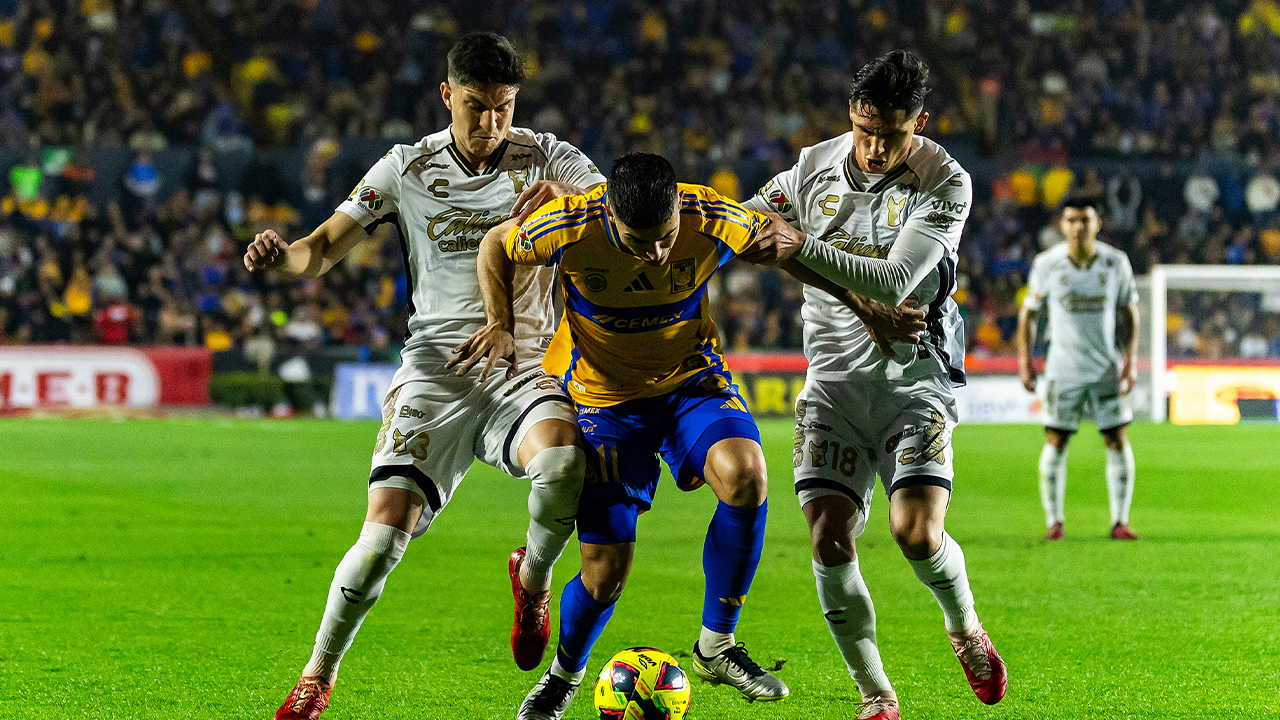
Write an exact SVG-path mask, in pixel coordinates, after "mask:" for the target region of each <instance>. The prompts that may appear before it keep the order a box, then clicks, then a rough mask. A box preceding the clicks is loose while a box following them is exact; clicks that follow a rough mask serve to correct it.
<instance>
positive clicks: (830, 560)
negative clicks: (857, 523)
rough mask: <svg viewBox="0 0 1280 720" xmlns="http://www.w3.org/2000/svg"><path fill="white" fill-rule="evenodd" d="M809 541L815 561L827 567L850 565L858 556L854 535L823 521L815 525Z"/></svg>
mask: <svg viewBox="0 0 1280 720" xmlns="http://www.w3.org/2000/svg"><path fill="white" fill-rule="evenodd" d="M809 541H810V544H811V545H812V547H813V559H814V560H817V561H818V563H819V564H820V565H824V566H826V567H836V566H839V565H848V564H849V563H851V562H853V561H854V559H855V558H856V557H857V556H858V553H857V549H856V548H855V546H854V540H853V536H852V535H850V534H849V533H848V532H846V531H845V530H844V528H835V527H832V525H831V524H829V523H825V522H823V521H821V520H819V521H818V522H816V523H815V524H814V526H813V530H812V532H811V533H810V536H809Z"/></svg>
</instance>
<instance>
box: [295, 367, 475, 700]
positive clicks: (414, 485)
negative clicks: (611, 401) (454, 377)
mask: <svg viewBox="0 0 1280 720" xmlns="http://www.w3.org/2000/svg"><path fill="white" fill-rule="evenodd" d="M447 397H451V395H450V391H449V389H448V388H442V387H439V386H437V385H433V384H432V383H426V382H410V383H406V384H404V385H402V386H400V387H398V388H396V389H395V390H393V391H392V392H391V393H389V394H388V396H387V399H386V401H385V403H384V405H383V423H382V427H381V428H380V429H379V431H378V438H377V442H376V443H375V446H374V456H373V469H372V471H371V472H370V479H369V505H368V510H367V512H366V513H365V521H364V525H363V527H362V529H361V531H360V536H359V538H357V540H356V543H355V545H353V546H352V547H351V548H350V549H349V550H348V551H347V553H346V554H345V555H344V556H343V558H342V560H341V561H340V562H339V563H338V567H337V569H336V570H335V571H334V575H333V581H332V583H331V584H330V586H329V594H328V599H327V601H326V603H325V610H324V614H323V616H322V617H321V620H320V629H319V630H318V632H317V633H316V641H315V645H314V647H313V648H312V653H311V658H310V660H308V662H307V664H306V667H305V668H304V669H303V672H302V675H301V677H300V679H299V681H298V684H297V685H296V686H295V687H294V690H293V692H291V693H290V695H289V698H288V699H287V700H286V701H285V703H284V705H282V706H281V707H280V709H279V710H278V711H277V712H276V718H277V720H298V719H300V718H306V719H307V720H314V719H315V718H316V717H318V716H319V715H320V713H321V711H323V710H324V709H325V707H326V706H327V705H328V698H329V692H330V690H331V689H332V687H333V683H334V681H335V680H336V679H337V675H338V667H339V665H340V664H341V662H342V657H343V655H344V654H345V653H346V651H347V650H348V649H349V648H350V647H351V643H352V641H353V640H354V639H355V636H356V633H357V631H358V630H359V629H360V625H361V624H362V623H363V622H364V619H365V617H366V616H367V615H368V614H369V611H370V610H371V609H372V608H373V606H374V604H375V603H376V602H377V601H378V599H379V598H380V597H381V595H382V591H383V587H384V585H385V583H386V580H387V576H388V575H390V574H391V571H392V570H394V569H395V567H396V565H397V564H399V562H400V560H401V559H402V558H403V557H404V553H405V550H406V548H407V547H408V545H409V540H410V538H412V537H417V536H420V535H422V534H423V533H424V532H426V531H427V528H429V527H430V525H431V523H432V521H433V520H434V519H435V517H436V515H437V514H438V513H439V512H440V511H441V510H442V509H443V507H444V505H445V504H447V503H448V500H449V497H450V496H451V495H452V489H453V487H454V486H455V485H456V484H457V481H458V480H460V479H461V477H462V475H463V474H464V473H465V472H466V468H467V466H469V465H470V463H471V450H470V447H469V443H468V442H455V441H456V440H461V439H462V437H461V436H459V437H452V436H442V433H448V431H449V430H451V431H453V432H457V433H461V434H462V435H467V434H469V433H470V432H472V431H473V430H474V423H473V422H472V421H470V420H469V421H463V422H458V421H455V422H454V423H453V424H452V426H451V427H450V428H449V429H448V430H446V429H445V428H436V427H433V426H432V419H433V417H435V416H436V415H437V414H440V415H445V414H448V412H449V408H448V403H447V402H443V401H444V400H445V399H446V398H447ZM454 399H456V398H454ZM403 408H409V410H410V411H405V410H403ZM432 435H435V436H436V440H437V442H436V444H435V445H436V446H435V447H434V448H432V447H431V444H432V443H431V438H432ZM433 476H434V477H437V478H441V479H443V481H444V482H443V483H442V484H438V483H437V482H435V480H433V479H432V477H433Z"/></svg>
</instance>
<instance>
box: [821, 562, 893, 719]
mask: <svg viewBox="0 0 1280 720" xmlns="http://www.w3.org/2000/svg"><path fill="white" fill-rule="evenodd" d="M813 576H814V578H816V579H817V581H818V605H819V606H821V607H822V615H823V617H825V618H826V619H827V629H828V630H830V631H831V638H832V639H833V640H835V641H836V647H837V648H840V656H841V657H843V658H844V664H845V665H846V666H848V668H849V676H850V677H852V678H853V680H854V682H856V683H857V684H858V691H859V692H861V693H862V697H863V698H869V697H871V696H873V695H884V694H886V693H892V692H893V686H892V685H890V684H889V678H888V677H887V676H886V675H885V674H884V665H883V664H882V663H881V662H880V649H879V648H878V647H876V609H875V607H874V606H873V605H872V604H871V593H870V592H869V591H868V590H867V584H866V583H865V582H863V581H862V573H861V572H859V571H858V559H857V558H854V560H853V562H851V563H848V564H847V565H837V566H835V567H826V566H824V565H821V564H819V563H818V561H816V560H815V561H813Z"/></svg>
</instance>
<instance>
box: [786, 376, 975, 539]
mask: <svg viewBox="0 0 1280 720" xmlns="http://www.w3.org/2000/svg"><path fill="white" fill-rule="evenodd" d="M956 418H957V416H956V403H955V398H954V397H953V396H952V394H951V385H950V383H949V381H948V380H947V379H946V378H941V377H936V376H933V377H928V378H924V379H918V380H902V381H884V380H880V381H876V382H852V381H848V380H842V381H830V380H815V379H813V378H809V379H808V380H806V381H805V384H804V389H803V390H801V391H800V395H799V397H798V398H797V399H796V431H795V442H794V444H793V447H792V450H793V455H792V461H793V462H792V465H793V466H794V467H795V485H796V495H797V496H799V499H800V505H801V506H804V505H805V504H806V503H808V502H809V501H810V500H813V499H814V498H818V497H823V496H826V495H844V496H846V497H848V498H849V499H851V500H853V502H854V504H855V505H857V506H858V509H859V510H860V511H861V512H860V513H859V517H858V521H857V523H858V524H857V527H856V528H855V529H854V536H855V537H856V536H858V535H861V534H862V530H863V528H864V527H865V526H866V523H867V514H868V512H869V511H870V509H871V497H872V495H873V494H874V490H875V486H876V476H877V475H879V476H880V480H881V482H882V483H883V485H884V489H885V493H886V494H887V495H892V494H893V493H894V491H896V490H898V489H900V488H903V487H907V486H910V485H936V486H939V487H944V488H946V489H947V490H948V491H950V490H951V482H952V480H953V479H954V478H955V470H954V468H953V467H952V464H951V460H952V450H951V432H952V430H953V429H954V428H955V426H956Z"/></svg>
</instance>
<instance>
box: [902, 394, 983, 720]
mask: <svg viewBox="0 0 1280 720" xmlns="http://www.w3.org/2000/svg"><path fill="white" fill-rule="evenodd" d="M955 422H956V415H955V403H954V400H952V398H951V395H950V391H949V389H946V388H943V387H941V386H940V385H938V386H930V385H929V384H923V385H922V386H921V387H918V388H916V389H914V390H911V391H910V396H909V397H908V398H907V400H906V402H905V403H904V407H903V409H902V412H901V414H900V415H899V417H898V418H897V419H896V420H895V422H894V423H893V425H892V426H891V428H890V431H889V434H888V437H887V438H886V440H885V445H884V446H885V447H886V448H889V452H887V453H885V456H884V457H883V458H881V464H880V477H881V478H882V480H883V482H884V483H885V485H886V488H887V490H888V493H889V529H890V532H891V533H892V534H893V539H894V541H895V542H897V543H898V547H899V548H900V549H901V550H902V554H903V555H904V556H905V557H906V558H907V561H908V562H910V564H911V569H912V570H913V571H914V572H915V574H916V577H917V578H919V579H920V582H922V583H924V585H925V587H927V588H928V589H929V592H930V593H932V594H933V597H934V599H935V600H936V601H937V603H938V606H939V607H940V608H941V609H942V615H943V619H944V622H945V625H946V628H947V634H948V635H949V636H950V638H951V645H952V647H953V648H954V649H955V651H956V656H957V657H958V658H959V659H960V663H961V665H962V667H963V668H964V671H965V675H966V677H967V678H968V680H969V684H970V686H971V687H972V688H973V690H974V693H975V694H977V696H978V699H980V700H982V702H984V703H987V704H994V703H997V702H999V701H1000V699H1001V698H1003V697H1004V694H1005V690H1006V686H1007V677H1006V674H1005V667H1004V661H1003V660H1001V659H1000V655H999V653H997V652H996V650H995V647H994V646H993V645H992V644H991V640H990V638H989V637H988V636H987V633H986V631H985V630H984V629H983V627H982V623H981V622H980V621H979V619H978V614H977V611H976V610H975V608H974V600H973V592H972V591H971V590H970V587H969V575H968V571H967V569H966V567H965V558H964V551H963V550H961V549H960V545H959V544H958V543H957V542H956V541H955V539H953V538H952V537H951V536H950V535H949V534H947V532H946V527H945V521H946V515H947V506H948V504H949V502H950V499H951V487H952V479H953V478H954V469H953V466H952V447H951V431H952V429H953V428H954V427H955Z"/></svg>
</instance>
